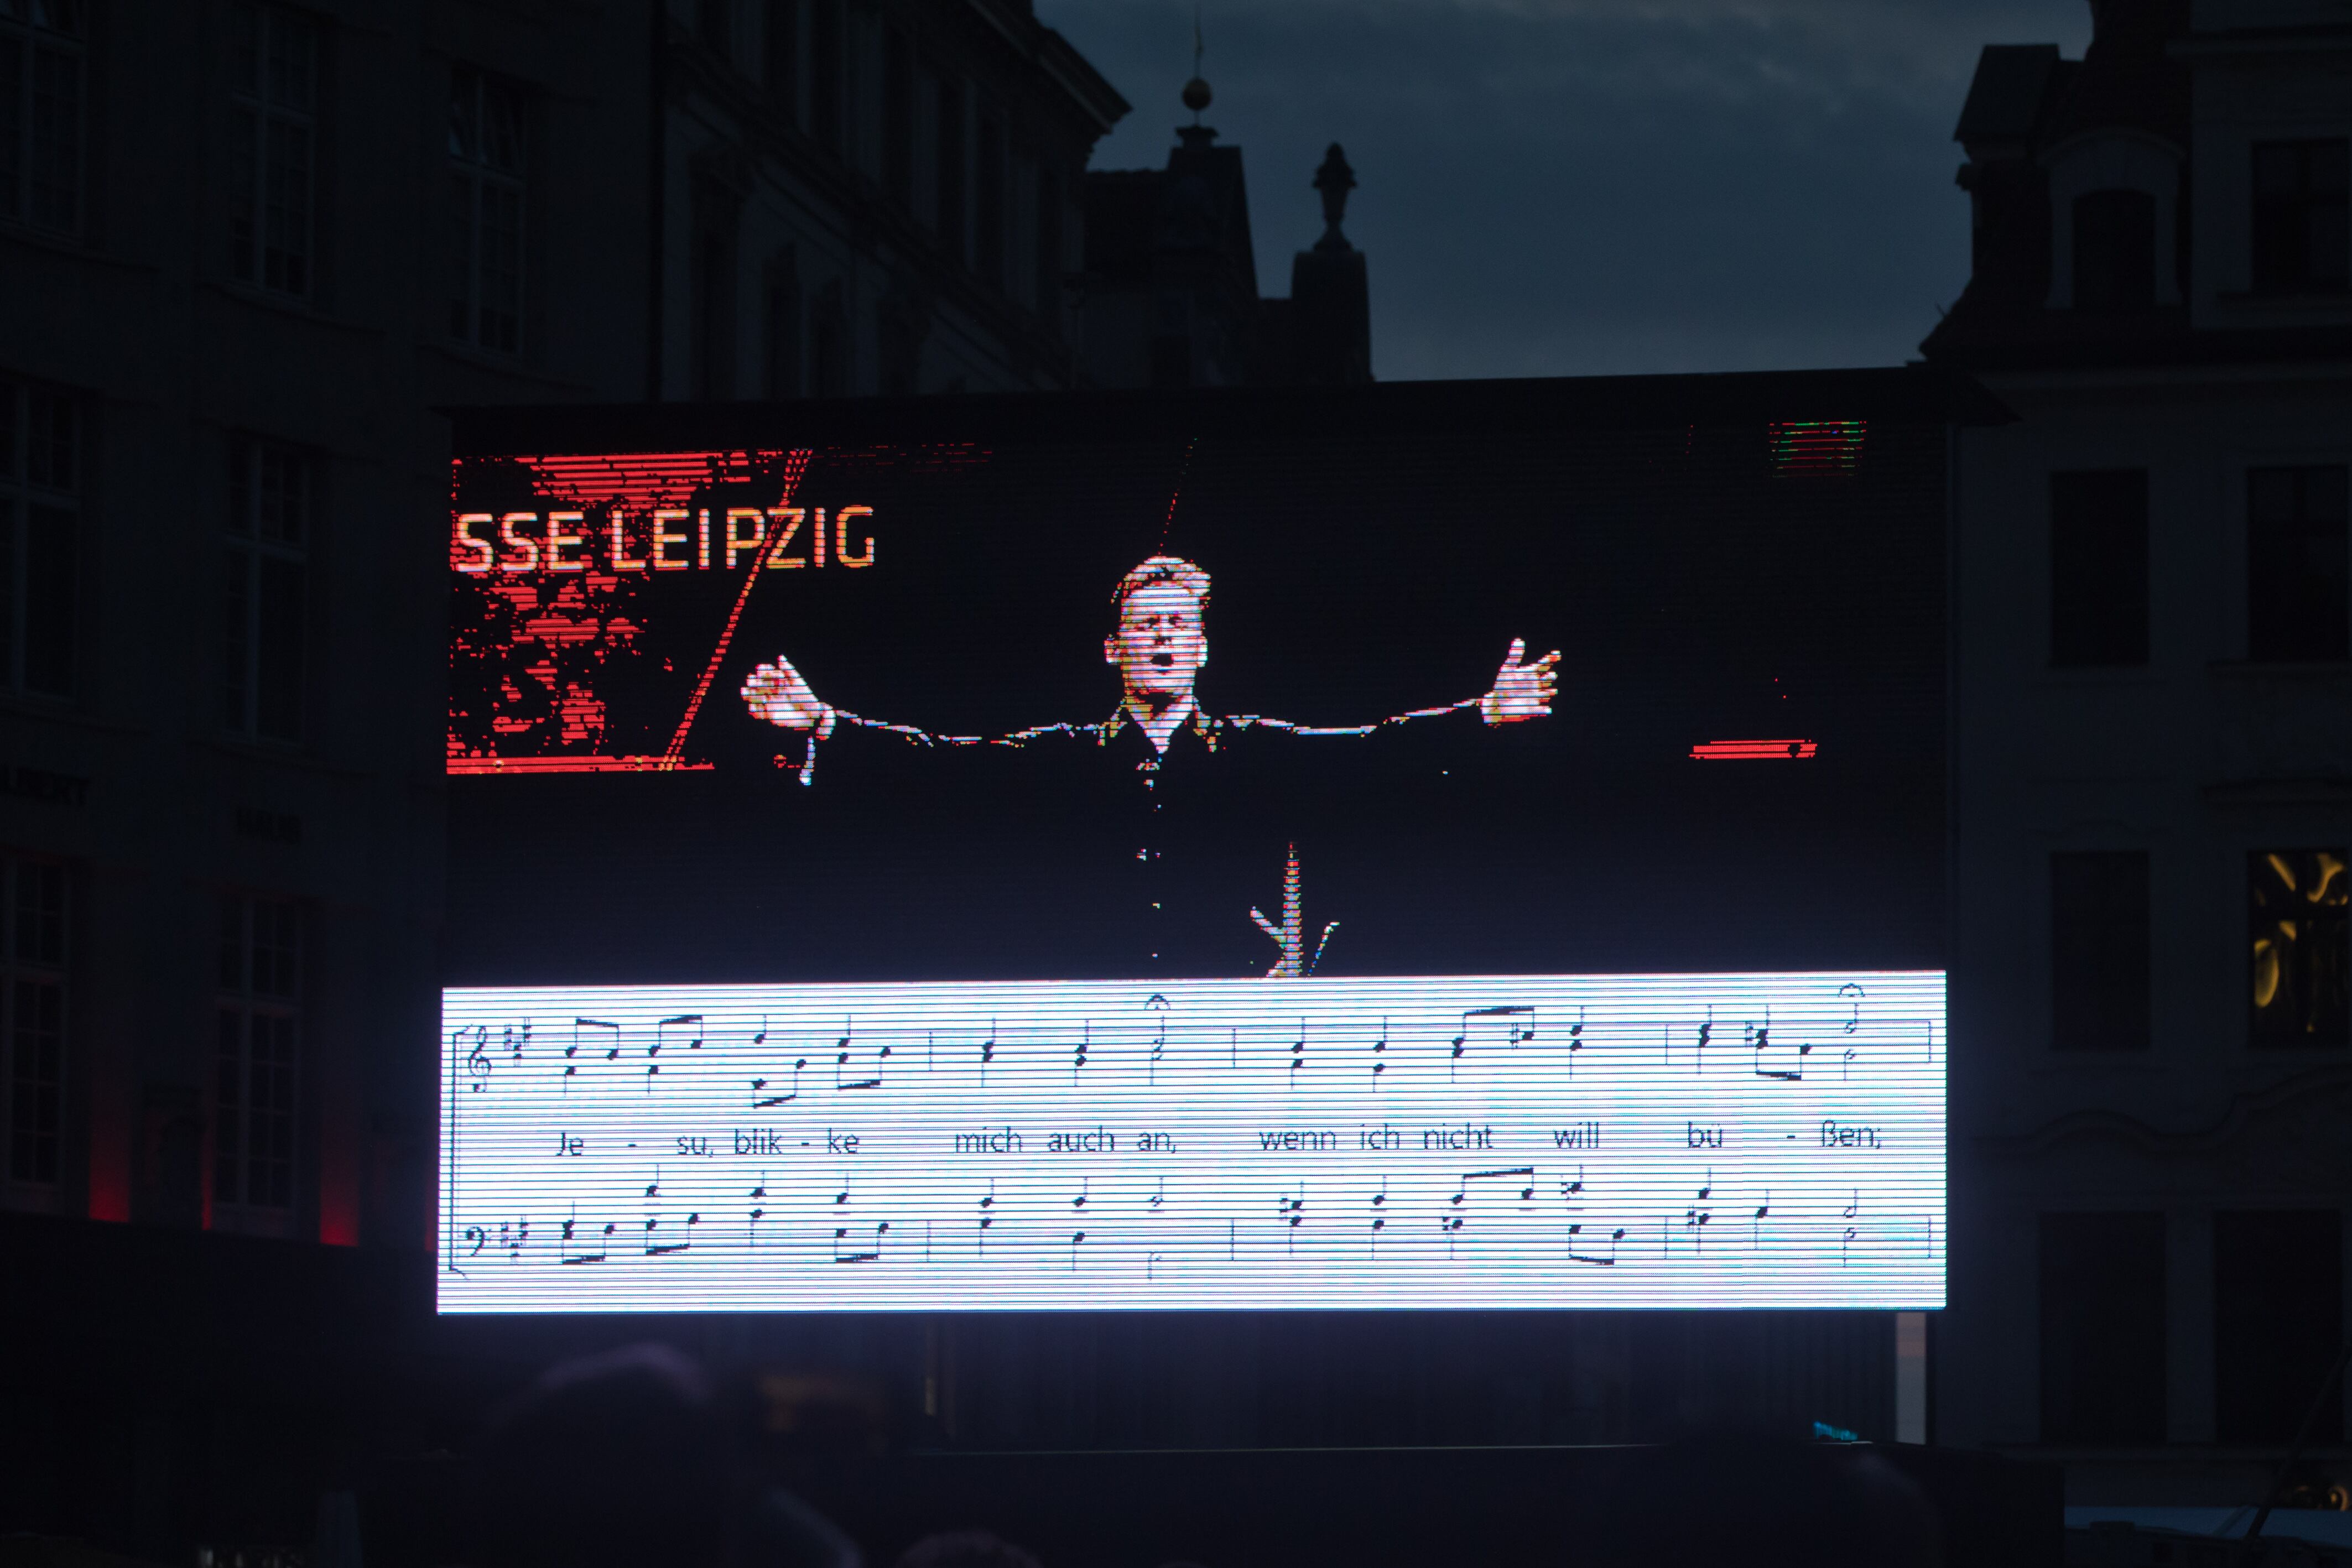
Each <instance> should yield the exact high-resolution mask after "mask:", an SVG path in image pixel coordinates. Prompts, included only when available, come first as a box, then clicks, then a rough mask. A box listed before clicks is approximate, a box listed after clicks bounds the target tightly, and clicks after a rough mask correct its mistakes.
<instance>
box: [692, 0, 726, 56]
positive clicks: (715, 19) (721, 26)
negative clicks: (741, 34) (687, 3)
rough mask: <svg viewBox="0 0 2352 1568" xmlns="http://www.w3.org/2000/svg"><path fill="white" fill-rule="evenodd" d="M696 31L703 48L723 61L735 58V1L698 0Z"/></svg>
mask: <svg viewBox="0 0 2352 1568" xmlns="http://www.w3.org/2000/svg"><path fill="white" fill-rule="evenodd" d="M694 30H695V33H696V34H697V36H698V37H700V38H701V39H702V42H703V47H706V48H708V49H709V51H710V52H711V53H712V54H714V55H717V56H718V57H719V58H720V59H722V60H732V59H733V58H734V57H735V0H698V4H697V5H696V6H695V8H694Z"/></svg>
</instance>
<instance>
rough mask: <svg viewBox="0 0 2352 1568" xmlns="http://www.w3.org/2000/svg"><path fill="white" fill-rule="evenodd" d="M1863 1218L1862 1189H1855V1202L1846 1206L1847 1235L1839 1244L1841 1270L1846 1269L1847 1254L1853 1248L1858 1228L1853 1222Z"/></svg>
mask: <svg viewBox="0 0 2352 1568" xmlns="http://www.w3.org/2000/svg"><path fill="white" fill-rule="evenodd" d="M1861 1216H1862V1189H1861V1188H1860V1187H1855V1188H1854V1189H1853V1202H1851V1203H1849V1204H1847V1205H1846V1206H1845V1213H1844V1218H1845V1221H1846V1226H1845V1235H1844V1236H1843V1238H1841V1239H1840V1240H1839V1242H1838V1267H1839V1268H1841V1269H1843V1268H1844V1267H1845V1263H1846V1254H1847V1253H1848V1252H1849V1251H1850V1250H1852V1249H1853V1237H1854V1230H1855V1228H1856V1227H1855V1225H1854V1223H1853V1222H1854V1221H1855V1220H1856V1219H1858V1218H1861Z"/></svg>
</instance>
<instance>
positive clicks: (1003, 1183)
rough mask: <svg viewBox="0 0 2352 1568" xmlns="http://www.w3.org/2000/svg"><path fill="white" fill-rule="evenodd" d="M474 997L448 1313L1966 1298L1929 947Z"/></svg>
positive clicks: (456, 1107) (456, 1148)
mask: <svg viewBox="0 0 2352 1568" xmlns="http://www.w3.org/2000/svg"><path fill="white" fill-rule="evenodd" d="M583 1009H584V1010H583ZM447 1017H448V1020H449V1024H450V1027H451V1030H452V1034H451V1040H452V1047H451V1055H450V1061H449V1063H448V1072H449V1100H448V1127H447V1129H446V1131H447V1133H448V1137H449V1147H450V1154H449V1159H448V1165H447V1167H446V1172H445V1176H446V1187H445V1212H446V1235H445V1237H444V1238H443V1246H444V1249H445V1252H446V1269H445V1270H444V1272H443V1275H442V1286H441V1305H442V1309H443V1310H444V1311H446V1312H580V1311H592V1312H628V1311H635V1312H683V1311H709V1310H719V1311H756V1310H768V1309H793V1310H798V1311H809V1310H827V1311H856V1310H887V1309H913V1310H922V1311H931V1310H936V1309H938V1308H940V1306H942V1305H953V1306H958V1307H964V1308H980V1309H987V1308H1091V1309H1099V1308H1117V1307H1151V1308H1162V1309H1164V1308H1202V1307H1321V1306H1331V1305H1335V1304H1344V1305H1349V1306H1357V1307H1394V1306H1443V1307H1486V1308H1509V1307H1570V1306H1595V1307H1669V1306H1704V1305H1738V1306H1774V1307H1853V1306H1908V1307H1932V1306H1939V1305H1941V1304H1942V1281H1943V1265H1942V1259H1943V1247H1944V1241H1943V1229H1942V1227H1943V1207H1944V1189H1943V1180H1944V1145H1943V1124H1942V1123H1943V1118H1942V1111H1941V1105H1942V1095H1941V1085H1942V1073H1943V1066H1942V1058H1941V1046H1942V1033H1943V983H1942V977H1940V976H1937V975H1933V974H1900V975H1888V974H1870V975H1865V976H1860V977H1839V976H1830V975H1713V976H1695V977H1694V976H1586V977H1525V976H1517V977H1460V978H1388V979H1360V980H1343V979H1298V980H1294V979H1276V980H1270V981H1269V980H1194V981H1176V982H1170V983H1168V984H1167V985H1166V986H1164V987H1158V986H1151V985H1139V984H1135V983H1132V982H1125V983H1122V982H1096V983H1061V984H1052V985H1013V984H994V985H973V986H940V985H913V986H786V987H758V986H745V987H719V988H598V989H571V988H567V989H557V990H480V991H472V990H468V991H457V992H452V993H451V994H450V996H449V998H448V1003H447Z"/></svg>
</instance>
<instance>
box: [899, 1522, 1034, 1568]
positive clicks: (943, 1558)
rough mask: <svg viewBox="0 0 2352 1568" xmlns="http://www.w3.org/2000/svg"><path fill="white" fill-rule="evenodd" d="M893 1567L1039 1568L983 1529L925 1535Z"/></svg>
mask: <svg viewBox="0 0 2352 1568" xmlns="http://www.w3.org/2000/svg"><path fill="white" fill-rule="evenodd" d="M896 1568H1040V1565H1039V1563H1038V1562H1037V1559H1036V1558H1034V1557H1033V1556H1031V1555H1030V1554H1029V1553H1028V1552H1024V1551H1022V1550H1021V1548H1019V1547H1018V1546H1015V1545H1013V1543H1012V1542H1009V1541H1006V1540H1004V1539H1003V1538H1002V1537H1000V1536H995V1535H991V1534H990V1533H989V1532H988V1531H985V1530H949V1531H941V1532H940V1533H939V1534H937V1535H926V1536H925V1537H923V1538H922V1539H921V1540H920V1541H918V1542H915V1544H913V1545H912V1546H909V1547H908V1548H907V1550H906V1551H904V1552H900V1553H899V1554H898V1563H897V1564H896Z"/></svg>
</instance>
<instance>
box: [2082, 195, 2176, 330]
mask: <svg viewBox="0 0 2352 1568" xmlns="http://www.w3.org/2000/svg"><path fill="white" fill-rule="evenodd" d="M2155 303H2156V198H2155V197H2154V196H2152V195H2150V194H2148V193H2147V192H2146V191H2092V192H2090V193H2087V194H2084V195H2080V196H2077V197H2075V198H2074V308H2075V309H2077V310H2145V309H2147V308H2149V307H2151V306H2153V305H2154V304H2155Z"/></svg>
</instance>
